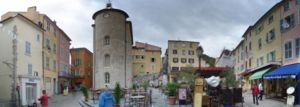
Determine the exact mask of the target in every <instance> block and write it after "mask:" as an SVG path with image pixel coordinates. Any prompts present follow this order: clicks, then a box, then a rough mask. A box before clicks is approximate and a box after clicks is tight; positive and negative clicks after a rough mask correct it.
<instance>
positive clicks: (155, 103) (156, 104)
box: [151, 88, 192, 107]
mask: <svg viewBox="0 0 300 107" xmlns="http://www.w3.org/2000/svg"><path fill="white" fill-rule="evenodd" d="M177 104H178V102H177ZM151 107H192V106H191V105H180V106H179V105H169V104H168V100H167V96H166V95H164V94H163V93H162V92H160V91H159V90H158V89H155V88H152V106H151Z"/></svg>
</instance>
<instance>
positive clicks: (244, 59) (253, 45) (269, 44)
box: [232, 3, 282, 89]
mask: <svg viewBox="0 0 300 107" xmlns="http://www.w3.org/2000/svg"><path fill="white" fill-rule="evenodd" d="M279 7H280V3H277V4H276V5H275V6H273V7H272V8H271V9H270V10H269V11H267V12H266V13H265V14H264V15H263V16H262V17H261V18H260V19H258V21H256V23H255V24H254V25H253V26H249V27H248V29H247V30H246V31H245V33H244V34H243V40H242V41H241V42H240V43H239V45H238V46H237V47H236V48H235V49H234V51H233V54H232V55H234V58H235V73H236V75H237V80H240V82H242V81H243V83H244V88H245V89H250V81H253V80H254V81H256V82H260V81H262V75H263V74H264V73H266V72H268V71H270V70H271V69H273V68H274V67H276V66H278V65H281V61H282V59H281V58H282V52H281V51H282V48H281V33H280V26H279V25H280V23H279V22H280V8H279ZM267 87H268V84H267V83H265V89H267Z"/></svg>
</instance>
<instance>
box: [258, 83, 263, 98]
mask: <svg viewBox="0 0 300 107" xmlns="http://www.w3.org/2000/svg"><path fill="white" fill-rule="evenodd" d="M258 89H259V99H260V101H262V98H263V95H264V88H263V85H262V82H260V83H259V85H258Z"/></svg>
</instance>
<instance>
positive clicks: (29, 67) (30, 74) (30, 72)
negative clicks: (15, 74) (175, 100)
mask: <svg viewBox="0 0 300 107" xmlns="http://www.w3.org/2000/svg"><path fill="white" fill-rule="evenodd" d="M28 75H29V76H32V64H28Z"/></svg>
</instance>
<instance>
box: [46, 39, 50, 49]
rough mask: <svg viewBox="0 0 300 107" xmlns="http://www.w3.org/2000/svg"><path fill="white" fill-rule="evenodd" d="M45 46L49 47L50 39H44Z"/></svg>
mask: <svg viewBox="0 0 300 107" xmlns="http://www.w3.org/2000/svg"><path fill="white" fill-rule="evenodd" d="M46 47H47V48H49V49H50V40H49V39H46Z"/></svg>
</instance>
